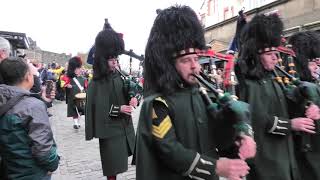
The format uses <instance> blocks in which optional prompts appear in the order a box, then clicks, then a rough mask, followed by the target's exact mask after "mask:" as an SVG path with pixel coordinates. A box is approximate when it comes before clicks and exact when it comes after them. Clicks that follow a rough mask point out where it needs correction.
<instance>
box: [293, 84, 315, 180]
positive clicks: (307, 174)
mask: <svg viewBox="0 0 320 180" xmlns="http://www.w3.org/2000/svg"><path fill="white" fill-rule="evenodd" d="M314 83H315V84H317V85H318V87H319V84H318V83H317V82H314ZM292 103H294V104H293V105H292V106H291V107H290V112H291V116H292V118H295V117H305V106H306V105H307V103H308V102H307V101H306V100H301V101H297V102H292ZM313 103H315V104H316V105H318V106H319V107H320V97H319V98H318V101H317V102H313ZM314 123H315V125H316V129H315V131H316V134H309V133H305V132H296V133H295V134H294V143H295V152H296V157H297V162H298V165H299V170H300V172H301V176H302V177H303V179H304V180H314V179H320V163H319V162H320V121H319V120H315V121H314Z"/></svg>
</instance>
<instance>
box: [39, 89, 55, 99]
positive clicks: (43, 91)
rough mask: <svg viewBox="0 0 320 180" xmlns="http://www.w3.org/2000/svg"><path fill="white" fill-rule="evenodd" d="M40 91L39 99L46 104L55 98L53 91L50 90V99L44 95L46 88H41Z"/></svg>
mask: <svg viewBox="0 0 320 180" xmlns="http://www.w3.org/2000/svg"><path fill="white" fill-rule="evenodd" d="M41 89H42V91H41V98H42V99H43V100H44V101H46V102H52V100H53V99H54V98H55V97H56V91H55V90H52V91H51V92H50V97H47V94H46V87H45V86H43V87H42V88H41Z"/></svg>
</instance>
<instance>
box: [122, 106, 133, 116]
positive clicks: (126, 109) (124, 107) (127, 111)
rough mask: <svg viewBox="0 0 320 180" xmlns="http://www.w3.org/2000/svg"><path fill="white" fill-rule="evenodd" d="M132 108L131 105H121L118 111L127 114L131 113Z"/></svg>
mask: <svg viewBox="0 0 320 180" xmlns="http://www.w3.org/2000/svg"><path fill="white" fill-rule="evenodd" d="M132 109H133V108H132V106H128V105H122V106H121V107H120V112H122V113H124V114H127V115H131V113H132Z"/></svg>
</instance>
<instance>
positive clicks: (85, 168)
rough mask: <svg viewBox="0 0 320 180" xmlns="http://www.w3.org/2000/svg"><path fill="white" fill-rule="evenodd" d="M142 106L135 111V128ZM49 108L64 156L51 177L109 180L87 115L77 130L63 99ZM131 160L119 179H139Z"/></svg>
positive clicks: (57, 178)
mask: <svg viewBox="0 0 320 180" xmlns="http://www.w3.org/2000/svg"><path fill="white" fill-rule="evenodd" d="M140 104H142V103H140ZM140 108H141V107H138V108H137V109H135V110H134V112H133V114H132V117H133V118H132V120H133V125H134V127H135V130H136V128H137V124H138V118H139V113H140ZM49 112H50V113H51V114H53V116H52V117H51V118H50V123H51V128H52V131H53V135H54V138H55V140H56V143H57V146H58V153H59V155H60V156H61V159H60V164H59V168H58V169H57V170H56V171H55V172H54V173H53V175H52V180H106V179H107V177H105V176H103V174H102V168H101V161H100V152H99V141H98V139H93V140H91V141H86V140H85V131H84V126H85V125H84V116H82V117H81V120H80V125H81V128H80V129H77V130H76V129H73V120H72V119H71V118H67V105H66V103H65V102H64V101H63V102H62V101H54V103H53V107H52V108H50V109H49ZM131 160H132V156H131V157H129V159H128V171H127V172H125V173H122V174H118V176H117V180H135V179H136V169H135V166H133V165H131ZM220 180H226V179H224V178H220Z"/></svg>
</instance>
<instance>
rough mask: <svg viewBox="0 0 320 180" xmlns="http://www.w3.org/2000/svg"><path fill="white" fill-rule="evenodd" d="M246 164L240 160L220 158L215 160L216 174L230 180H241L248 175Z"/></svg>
mask: <svg viewBox="0 0 320 180" xmlns="http://www.w3.org/2000/svg"><path fill="white" fill-rule="evenodd" d="M249 170H250V168H249V166H248V164H247V163H246V162H245V161H244V160H241V159H228V158H220V159H219V160H217V164H216V173H217V175H219V176H222V177H225V178H227V179H229V180H230V179H231V180H241V177H244V176H246V175H247V174H248V173H249Z"/></svg>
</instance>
